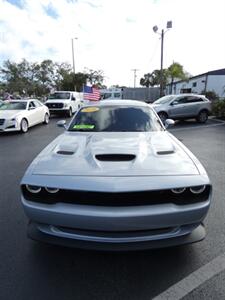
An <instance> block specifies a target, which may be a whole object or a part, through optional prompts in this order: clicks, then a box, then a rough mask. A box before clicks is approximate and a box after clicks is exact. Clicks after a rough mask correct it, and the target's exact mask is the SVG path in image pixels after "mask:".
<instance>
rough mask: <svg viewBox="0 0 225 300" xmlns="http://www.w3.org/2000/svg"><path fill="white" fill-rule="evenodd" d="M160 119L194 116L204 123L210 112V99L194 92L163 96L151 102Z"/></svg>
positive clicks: (179, 118) (180, 118)
mask: <svg viewBox="0 0 225 300" xmlns="http://www.w3.org/2000/svg"><path fill="white" fill-rule="evenodd" d="M152 107H154V109H155V111H156V112H157V113H158V115H159V117H160V118H161V120H162V121H163V122H164V121H165V120H166V119H168V118H172V119H174V120H184V119H192V118H195V119H196V120H197V121H198V122H199V123H205V122H206V121H207V120H208V115H209V114H210V112H211V101H209V100H208V99H207V98H206V97H205V96H202V95H196V94H179V95H167V96H164V97H162V98H160V99H158V100H157V101H155V102H154V103H153V104H152Z"/></svg>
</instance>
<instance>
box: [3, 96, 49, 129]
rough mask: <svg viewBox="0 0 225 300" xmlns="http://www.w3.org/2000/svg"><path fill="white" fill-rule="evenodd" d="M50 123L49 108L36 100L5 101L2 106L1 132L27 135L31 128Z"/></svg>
mask: <svg viewBox="0 0 225 300" xmlns="http://www.w3.org/2000/svg"><path fill="white" fill-rule="evenodd" d="M48 122H49V110H48V107H47V106H45V105H44V104H42V103H41V102H40V101H38V100H36V99H29V100H13V101H5V102H4V104H2V105H1V106H0V132H5V131H7V132H8V131H21V132H24V133H25V132H27V131H28V128H29V127H31V126H34V125H36V124H39V123H44V124H48Z"/></svg>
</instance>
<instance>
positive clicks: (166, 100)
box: [154, 95, 174, 104]
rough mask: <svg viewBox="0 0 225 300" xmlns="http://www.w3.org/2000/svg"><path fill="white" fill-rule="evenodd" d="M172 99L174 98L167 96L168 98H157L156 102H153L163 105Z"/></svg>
mask: <svg viewBox="0 0 225 300" xmlns="http://www.w3.org/2000/svg"><path fill="white" fill-rule="evenodd" d="M173 98H174V96H171V95H169V96H164V97H162V98H159V99H158V100H156V101H155V102H154V104H164V103H167V102H169V101H170V100H172V99H173Z"/></svg>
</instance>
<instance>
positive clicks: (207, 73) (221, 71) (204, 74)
mask: <svg viewBox="0 0 225 300" xmlns="http://www.w3.org/2000/svg"><path fill="white" fill-rule="evenodd" d="M217 73H219V74H217ZM220 73H222V74H220ZM208 75H217V76H220V75H225V68H224V69H217V70H213V71H208V72H206V73H202V74H199V75H195V76H192V77H190V78H188V79H186V80H178V81H174V82H173V84H177V83H180V82H187V81H189V80H191V79H195V78H198V77H202V76H208ZM169 85H171V83H168V84H167V85H166V86H169Z"/></svg>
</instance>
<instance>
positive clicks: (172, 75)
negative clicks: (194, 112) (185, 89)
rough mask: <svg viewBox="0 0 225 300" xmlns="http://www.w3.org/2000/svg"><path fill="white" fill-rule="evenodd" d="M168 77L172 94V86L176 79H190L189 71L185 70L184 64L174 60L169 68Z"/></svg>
mask: <svg viewBox="0 0 225 300" xmlns="http://www.w3.org/2000/svg"><path fill="white" fill-rule="evenodd" d="M167 78H168V81H170V94H172V86H173V83H174V80H175V79H181V80H186V79H188V75H187V72H185V71H184V69H183V66H182V65H181V64H179V63H178V62H173V63H172V65H170V66H169V68H168V69H167Z"/></svg>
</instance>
